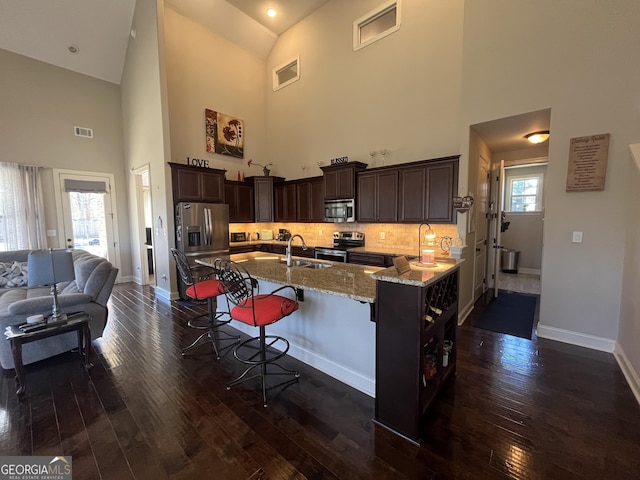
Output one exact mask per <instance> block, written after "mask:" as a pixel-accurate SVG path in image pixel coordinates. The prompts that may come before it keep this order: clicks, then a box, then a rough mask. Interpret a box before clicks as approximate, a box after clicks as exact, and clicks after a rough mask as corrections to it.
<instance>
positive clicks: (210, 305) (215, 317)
mask: <svg viewBox="0 0 640 480" xmlns="http://www.w3.org/2000/svg"><path fill="white" fill-rule="evenodd" d="M171 254H172V255H173V258H174V260H175V261H176V266H177V267H178V272H179V273H180V277H181V278H182V281H183V282H184V284H185V286H186V287H187V288H186V290H185V293H186V294H187V296H188V297H189V298H191V299H193V300H195V301H206V302H207V313H203V314H202V315H198V316H196V317H194V318H192V319H191V320H189V322H188V323H187V325H189V327H191V328H193V329H196V330H206V331H204V332H203V333H202V334H201V335H200V336H199V337H198V338H196V339H195V340H194V341H193V342H192V343H191V344H190V345H189V346H188V347H185V348H183V349H182V355H183V356H184V355H186V354H187V352H189V351H190V350H192V349H194V348H196V347H198V346H200V345H206V339H207V338H208V339H209V340H211V345H212V346H213V351H214V352H215V354H216V358H218V359H219V358H220V355H221V354H222V353H224V352H225V351H227V350H228V349H230V348H231V347H233V346H235V345H237V344H238V343H239V342H240V336H235V335H231V334H229V333H227V332H225V331H224V330H220V327H221V326H223V325H226V324H228V323H229V322H230V321H231V317H230V316H229V312H223V311H222V312H219V311H218V301H217V299H218V297H219V296H220V295H224V287H223V286H222V283H221V282H220V280H218V279H211V278H206V279H199V281H198V280H196V279H195V277H194V275H193V272H192V268H191V266H190V265H189V261H188V260H187V257H186V256H185V254H184V253H183V252H181V251H180V250H177V249H175V248H172V249H171ZM211 274H212V275H214V274H215V269H211ZM225 315H226V316H228V318H227V319H226V320H222V318H223V317H224V316H225ZM201 319H205V321H204V322H203V321H201ZM203 340H205V342H203ZM218 342H231V343H227V344H226V345H224V346H222V347H221V348H218V345H217V343H218Z"/></svg>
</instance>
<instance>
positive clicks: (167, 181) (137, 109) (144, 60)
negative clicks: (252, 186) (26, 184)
mask: <svg viewBox="0 0 640 480" xmlns="http://www.w3.org/2000/svg"><path fill="white" fill-rule="evenodd" d="M160 1H161V0H160ZM162 12H163V10H162V5H161V4H158V3H157V2H156V0H138V1H137V2H136V9H135V13H134V17H133V24H132V28H133V29H135V30H136V38H130V39H129V47H128V49H127V58H126V60H125V65H124V71H123V74H122V84H121V86H122V115H123V131H124V145H125V158H126V165H127V172H129V171H130V169H137V168H140V167H142V166H144V165H147V164H148V165H149V180H150V192H151V199H152V206H151V210H152V218H153V227H154V228H153V245H154V251H155V260H156V263H155V267H156V268H155V278H156V284H157V287H158V290H157V293H158V295H160V296H161V297H166V298H168V297H169V296H170V295H171V292H177V283H176V273H175V266H174V264H173V263H172V261H170V259H169V257H170V252H169V249H170V247H171V246H173V206H172V196H171V178H170V173H169V167H168V166H167V165H166V162H167V161H168V160H169V155H168V151H169V134H168V126H167V124H168V120H167V113H166V111H167V108H166V103H167V102H166V92H165V91H164V86H163V83H164V76H165V72H164V67H163V58H164V54H163V52H162V48H163V44H164V42H163V40H160V39H161V37H162V25H163V22H162ZM127 186H128V189H129V195H130V198H131V199H135V198H136V193H135V192H136V189H135V176H134V175H129V177H128V179H127ZM133 203H134V201H133V200H132V201H131V206H130V209H129V214H130V222H131V223H130V224H131V232H132V234H131V238H130V243H131V245H132V246H133V248H134V249H135V252H134V255H133V257H134V261H135V264H134V272H135V278H136V280H138V281H140V278H141V270H140V269H141V255H142V254H144V255H146V251H145V252H141V251H140V248H141V244H142V242H140V238H142V239H144V218H143V217H142V218H139V217H138V214H137V211H136V210H135V208H133V207H134V205H133ZM158 218H161V219H162V228H160V227H159V222H158Z"/></svg>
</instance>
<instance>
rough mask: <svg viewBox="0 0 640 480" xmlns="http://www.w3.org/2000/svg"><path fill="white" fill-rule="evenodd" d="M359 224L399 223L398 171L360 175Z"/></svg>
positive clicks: (363, 173) (382, 171) (362, 173)
mask: <svg viewBox="0 0 640 480" xmlns="http://www.w3.org/2000/svg"><path fill="white" fill-rule="evenodd" d="M356 205H357V206H356V208H357V209H358V221H359V222H384V223H392V222H397V221H398V170H396V169H393V170H381V171H376V172H361V173H359V174H358V200H357V204H356Z"/></svg>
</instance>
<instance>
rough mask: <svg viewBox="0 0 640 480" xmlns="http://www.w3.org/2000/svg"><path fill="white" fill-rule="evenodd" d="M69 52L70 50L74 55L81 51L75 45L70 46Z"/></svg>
mask: <svg viewBox="0 0 640 480" xmlns="http://www.w3.org/2000/svg"><path fill="white" fill-rule="evenodd" d="M67 50H69V53H73V54H74V55H75V54H76V53H78V52H79V51H80V49H79V48H78V47H76V46H75V45H69V46H68V47H67Z"/></svg>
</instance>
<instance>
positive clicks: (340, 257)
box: [314, 248, 347, 263]
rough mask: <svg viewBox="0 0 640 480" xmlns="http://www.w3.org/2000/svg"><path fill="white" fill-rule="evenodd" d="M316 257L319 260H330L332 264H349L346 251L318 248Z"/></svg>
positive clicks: (315, 252)
mask: <svg viewBox="0 0 640 480" xmlns="http://www.w3.org/2000/svg"><path fill="white" fill-rule="evenodd" d="M314 257H315V258H316V259H318V260H329V261H330V262H341V263H347V252H346V250H333V249H331V248H316V249H315V251H314Z"/></svg>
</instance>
